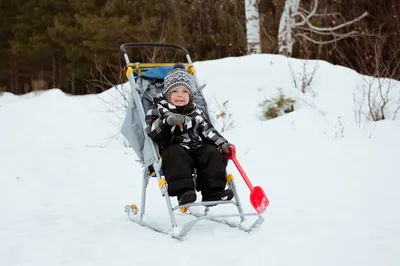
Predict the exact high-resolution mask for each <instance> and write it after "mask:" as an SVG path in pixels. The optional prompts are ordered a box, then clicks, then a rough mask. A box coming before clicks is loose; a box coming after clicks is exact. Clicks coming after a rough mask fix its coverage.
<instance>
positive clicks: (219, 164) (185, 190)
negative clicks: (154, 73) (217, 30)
mask: <svg viewBox="0 0 400 266" xmlns="http://www.w3.org/2000/svg"><path fill="white" fill-rule="evenodd" d="M194 86H195V84H194V80H193V78H192V76H191V75H190V74H189V73H188V72H187V70H186V68H185V66H184V65H183V64H182V63H176V64H175V65H174V67H173V69H172V70H171V71H170V72H169V73H168V74H167V75H166V77H165V79H164V89H163V91H162V93H161V94H160V95H158V96H157V97H156V98H155V99H154V104H153V106H152V107H151V108H150V110H149V111H148V112H147V114H146V124H147V127H146V133H147V134H148V135H149V137H150V138H151V139H153V140H154V141H155V142H157V143H158V145H159V148H160V154H161V158H162V165H161V169H162V171H163V174H164V176H165V178H166V180H167V183H168V193H169V195H170V196H177V197H178V202H179V205H185V204H188V203H192V202H195V201H196V197H197V196H196V192H195V191H194V190H195V184H194V181H193V178H192V173H193V169H194V168H196V170H197V182H196V183H197V184H196V188H197V190H198V191H201V194H202V201H216V200H231V199H232V198H233V196H234V193H233V191H232V190H231V189H225V185H226V170H225V168H226V165H227V160H226V158H225V156H224V154H227V155H230V153H231V151H230V149H229V146H230V145H232V144H229V143H228V141H227V140H226V139H225V138H223V137H222V136H221V134H219V133H218V131H217V130H215V129H214V127H213V126H212V125H211V124H210V122H209V121H208V120H207V118H206V116H205V115H204V113H203V112H202V111H201V110H200V109H199V108H198V107H196V104H195V103H194V102H193V91H192V89H193V87H194ZM218 148H220V149H221V152H222V153H221V152H220V150H219V149H218Z"/></svg>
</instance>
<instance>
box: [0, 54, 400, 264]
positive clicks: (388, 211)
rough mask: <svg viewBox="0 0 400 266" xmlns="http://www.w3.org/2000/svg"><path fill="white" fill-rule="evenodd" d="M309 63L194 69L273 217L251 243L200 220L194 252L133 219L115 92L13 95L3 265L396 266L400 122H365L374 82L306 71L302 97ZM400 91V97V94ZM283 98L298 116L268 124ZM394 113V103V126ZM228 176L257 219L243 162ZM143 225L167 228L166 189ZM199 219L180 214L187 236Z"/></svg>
mask: <svg viewBox="0 0 400 266" xmlns="http://www.w3.org/2000/svg"><path fill="white" fill-rule="evenodd" d="M304 63H305V61H302V60H295V59H290V61H288V59H286V58H285V57H283V56H278V55H249V56H244V57H238V58H224V59H219V60H213V61H205V62H196V63H195V65H196V68H197V72H198V74H199V79H200V81H201V83H206V84H207V86H206V88H205V89H204V94H205V96H206V98H207V101H208V102H209V105H210V109H211V110H212V113H214V114H215V112H216V110H217V106H218V104H221V103H223V102H224V101H226V100H228V105H227V106H228V113H230V114H232V119H233V121H234V124H235V126H234V127H233V128H230V129H229V130H227V131H226V132H225V133H224V136H225V137H226V138H228V139H229V141H230V142H232V143H234V144H235V145H236V147H237V158H238V160H239V161H240V163H241V165H242V166H243V168H244V169H245V171H246V172H247V174H248V176H249V178H250V180H251V181H252V183H253V185H259V186H261V187H263V189H264V191H265V192H266V194H267V196H268V198H269V200H270V205H269V207H268V208H267V210H266V212H265V213H264V214H263V216H264V218H265V222H264V224H263V225H262V226H261V227H260V228H258V229H257V230H256V231H254V232H251V233H244V232H241V231H239V230H236V229H232V228H230V227H227V226H225V225H221V224H216V223H212V222H208V221H201V222H199V223H198V224H197V225H196V226H195V227H194V228H193V230H192V231H191V232H190V234H189V235H188V236H187V237H185V240H184V241H181V240H177V239H174V238H171V237H170V236H167V235H163V234H159V233H156V232H154V231H152V230H149V229H147V228H145V227H143V226H140V225H137V224H135V223H132V222H131V221H129V220H128V217H127V216H126V214H125V213H124V207H125V205H126V204H132V203H135V204H140V191H141V177H142V172H141V167H140V164H139V163H138V162H136V160H137V157H136V155H135V154H134V152H133V150H132V149H131V148H129V147H125V145H124V144H125V143H126V142H125V140H124V138H123V137H122V136H121V135H120V134H119V133H118V131H119V124H120V122H121V117H123V112H121V109H120V107H121V106H123V103H118V101H119V99H120V97H119V96H118V93H117V92H116V90H115V88H112V89H110V90H108V91H106V92H104V93H102V94H98V95H89V96H70V95H66V94H64V93H63V92H61V91H60V90H58V89H52V90H49V91H46V92H42V93H36V94H35V93H31V94H29V95H25V96H15V95H12V94H10V93H4V94H3V95H2V96H0V128H1V130H0V240H1V241H0V265H12V266H19V265H52V266H53V265H71V266H72V265H73V266H77V265H96V266H100V265H160V264H163V265H174V266H179V265H188V264H190V265H192V266H197V265H198V266H200V265H202V266H203V265H229V266H236V265H237V266H242V265H270V266H275V265H296V266H302V265H304V266H313V265H315V266H320V265H335V266H336V265H341V266H347V265H348V266H357V265H359V266H361V265H362V266H366V265H385V266H395V265H396V266H397V265H399V264H400V252H399V251H400V212H399V207H398V204H399V203H400V193H398V188H399V187H400V181H399V173H398V171H399V168H398V165H399V164H398V162H399V161H400V156H399V152H398V151H399V149H400V139H399V137H398V136H399V134H400V121H399V116H400V114H399V115H397V117H396V119H395V120H390V119H388V120H384V121H379V122H368V121H366V120H365V118H364V116H363V117H362V122H361V123H357V122H356V119H355V115H354V113H355V103H354V101H353V97H354V95H357V92H359V90H358V88H361V87H362V86H363V84H364V83H363V82H365V77H362V76H360V75H358V74H357V73H356V72H355V71H354V70H351V69H348V68H344V67H340V66H334V65H331V64H329V63H327V62H322V61H319V62H317V61H308V62H306V63H307V68H309V69H311V70H312V69H313V67H314V66H318V69H317V71H316V74H315V77H314V79H313V82H312V84H311V89H310V90H309V91H308V92H307V93H306V94H303V93H301V92H300V89H299V88H296V87H295V86H294V82H293V80H294V77H293V75H295V76H296V77H295V78H296V79H297V81H298V82H299V81H300V80H301V75H300V76H299V74H298V73H301V72H302V67H303V65H304ZM289 65H290V67H291V69H292V70H293V71H291V70H290V68H289ZM393 82H394V84H396V85H395V86H394V87H393V91H392V93H393V95H396V94H398V93H399V91H400V85H399V82H396V81H393ZM124 88H125V89H126V88H127V87H126V84H125V87H124ZM278 89H281V90H282V91H283V92H284V94H285V95H287V96H290V97H292V98H294V99H296V104H295V111H294V112H292V113H289V114H285V115H284V116H282V117H279V118H276V119H272V120H265V119H262V117H261V114H262V111H261V107H260V106H259V104H260V103H261V102H262V101H263V100H264V99H266V98H267V97H271V96H275V95H276V93H277V90H278ZM394 99H396V98H395V97H394ZM365 104H366V103H364V107H365ZM396 104H398V103H396V100H394V101H393V102H391V103H389V104H388V107H387V110H388V112H391V114H390V115H389V114H388V117H392V115H393V112H394V110H395V109H396ZM221 125H222V121H220V120H219V119H217V120H216V126H217V127H218V128H220V127H221ZM228 170H229V172H232V173H233V174H234V176H235V177H236V185H237V187H238V190H239V193H240V196H241V200H242V202H243V205H244V208H245V211H246V212H251V211H253V209H252V207H251V205H250V203H249V200H248V197H249V191H248V188H247V186H246V185H245V183H244V182H243V180H242V179H241V178H240V175H239V174H238V172H237V170H236V169H235V167H234V165H233V163H230V164H229V165H228ZM172 202H173V204H175V203H176V200H175V198H173V199H172ZM139 206H140V205H139ZM229 208H230V207H229V206H228V207H227V206H218V207H214V208H213V209H212V212H213V213H226V212H229V211H230V210H232V209H229ZM146 218H147V219H148V220H149V221H152V222H154V223H155V224H158V225H159V226H168V225H169V224H168V223H169V218H168V214H167V211H166V208H165V201H164V199H163V198H162V197H161V196H160V193H159V190H158V187H157V183H156V181H155V180H151V182H150V184H149V188H148V205H147V209H146ZM188 219H190V217H187V215H184V214H179V213H178V214H177V221H178V223H180V222H184V221H187V220H188Z"/></svg>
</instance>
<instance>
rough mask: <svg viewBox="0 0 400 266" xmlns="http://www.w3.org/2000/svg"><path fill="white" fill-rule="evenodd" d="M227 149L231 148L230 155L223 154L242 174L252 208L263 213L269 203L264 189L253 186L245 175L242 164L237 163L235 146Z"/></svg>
mask: <svg viewBox="0 0 400 266" xmlns="http://www.w3.org/2000/svg"><path fill="white" fill-rule="evenodd" d="M229 149H230V150H231V155H230V156H229V155H225V157H226V158H227V159H230V160H232V161H233V163H234V164H235V165H236V168H237V169H238V171H239V172H240V174H241V175H242V177H243V179H244V181H245V182H246V185H247V186H248V187H249V189H250V203H251V205H253V207H254V209H256V211H257V212H258V213H259V214H261V213H264V211H265V209H267V207H268V205H269V200H268V198H267V196H266V195H265V192H264V190H263V189H262V188H261V187H260V186H255V187H253V185H252V184H251V182H250V180H249V178H248V177H247V175H246V173H245V172H244V170H243V168H242V166H241V165H240V164H239V162H238V161H237V159H236V149H235V146H233V145H232V146H229Z"/></svg>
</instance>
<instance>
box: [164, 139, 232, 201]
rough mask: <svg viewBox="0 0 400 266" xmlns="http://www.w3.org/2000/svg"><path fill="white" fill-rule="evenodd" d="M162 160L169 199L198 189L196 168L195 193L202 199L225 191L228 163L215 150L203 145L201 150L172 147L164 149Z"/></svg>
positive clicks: (177, 145) (173, 145) (172, 145)
mask: <svg viewBox="0 0 400 266" xmlns="http://www.w3.org/2000/svg"><path fill="white" fill-rule="evenodd" d="M161 157H162V166H161V169H162V171H163V174H164V176H165V179H166V180H167V183H168V194H169V195H170V196H178V195H180V194H181V193H183V192H185V191H187V190H194V189H195V184H194V181H193V178H192V174H193V169H194V168H196V171H197V172H196V174H197V180H196V189H197V190H198V191H201V193H202V195H203V196H204V195H207V194H209V193H212V192H213V191H221V190H224V189H225V185H226V165H227V159H226V158H225V156H224V155H223V154H222V153H221V152H220V151H219V150H218V149H217V148H216V147H215V146H213V145H209V144H203V145H202V146H201V147H199V148H195V149H186V148H184V147H182V146H181V145H179V144H171V145H169V146H167V147H164V148H163V150H162V151H161Z"/></svg>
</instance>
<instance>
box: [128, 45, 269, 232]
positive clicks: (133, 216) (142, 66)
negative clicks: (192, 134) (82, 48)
mask: <svg viewBox="0 0 400 266" xmlns="http://www.w3.org/2000/svg"><path fill="white" fill-rule="evenodd" d="M136 47H166V48H174V49H178V50H180V51H182V52H184V53H185V55H186V59H187V61H188V63H185V64H184V65H185V66H186V67H187V68H189V72H190V73H191V74H192V75H193V76H194V80H195V83H196V86H197V88H199V89H198V91H199V93H201V96H202V97H203V99H204V95H203V93H202V88H201V87H200V85H199V83H198V78H197V74H196V71H195V69H194V66H193V63H192V60H191V58H190V56H189V52H188V51H187V50H186V49H185V48H184V47H182V46H180V45H176V44H168V43H124V44H122V45H121V47H120V49H121V51H122V53H123V55H124V59H125V62H126V65H127V67H128V69H127V71H126V76H127V78H128V80H129V84H130V87H131V89H132V96H133V100H134V102H135V105H136V107H137V108H138V110H137V111H138V114H139V116H140V117H139V118H140V121H142V130H143V131H145V128H146V123H145V112H144V108H143V105H142V101H141V97H140V94H139V93H138V84H137V83H136V80H135V76H134V74H133V73H136V74H137V75H138V76H140V75H141V74H142V72H141V71H142V70H148V69H150V68H154V67H158V66H173V65H174V64H173V63H159V64H148V63H131V62H130V60H129V56H128V53H127V48H136ZM144 136H145V138H146V139H149V140H150V143H152V144H153V145H150V146H151V149H152V153H153V158H154V163H153V164H152V166H153V168H154V172H153V173H150V172H149V171H148V169H144V171H143V180H142V195H141V204H140V208H139V210H138V209H137V207H136V205H127V206H125V212H127V214H128V217H129V219H130V220H131V221H133V222H136V223H138V224H140V225H143V226H146V227H149V228H151V229H153V230H155V231H157V232H161V233H164V234H168V235H171V236H173V237H175V238H179V239H180V238H182V237H184V236H185V235H187V234H188V233H189V231H190V230H191V229H192V228H193V226H194V225H195V224H196V223H197V222H198V221H201V220H205V219H207V220H210V221H214V222H218V223H223V224H226V225H228V226H231V227H236V228H239V229H241V230H243V231H246V232H249V231H251V230H253V229H254V228H257V227H259V226H260V225H261V224H262V223H263V221H264V218H263V217H262V216H261V215H260V214H258V213H257V212H252V213H244V212H243V208H242V204H241V202H240V199H239V195H238V192H237V189H236V185H235V181H234V179H233V176H232V178H229V179H228V182H227V183H228V186H229V187H230V188H231V189H232V190H233V192H234V200H229V201H210V202H194V203H190V204H187V205H185V206H175V207H173V206H172V204H171V199H170V197H169V195H168V191H167V185H168V184H166V182H165V179H164V177H163V176H162V175H161V160H160V156H159V153H158V145H157V144H156V143H155V142H153V141H152V140H151V139H150V138H149V137H148V136H147V134H146V133H144ZM151 176H155V177H156V178H157V181H158V184H159V188H160V190H161V194H162V196H164V198H165V203H166V205H167V209H168V214H169V218H170V221H171V228H170V229H165V228H164V227H162V226H157V225H154V224H151V223H148V222H147V221H145V220H144V215H145V210H146V190H147V186H148V184H149V180H150V178H151ZM163 179H164V180H163ZM222 204H233V205H235V206H236V207H237V210H238V213H233V214H222V215H208V211H209V207H210V206H211V205H213V206H215V205H222ZM193 206H204V207H205V211H204V214H198V213H194V212H191V209H190V207H193ZM182 208H185V209H186V210H189V213H190V214H192V215H193V216H194V217H195V219H192V220H191V221H189V222H186V223H185V224H184V225H183V226H182V227H178V225H177V223H176V218H175V214H174V211H176V210H179V209H180V210H182ZM182 212H185V211H182ZM247 216H256V217H257V219H256V220H255V222H253V223H252V224H251V226H250V227H244V226H242V223H243V222H244V221H245V220H246V218H245V217H247ZM227 217H239V218H240V223H239V224H236V223H232V222H228V221H225V220H221V219H220V218H227Z"/></svg>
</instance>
